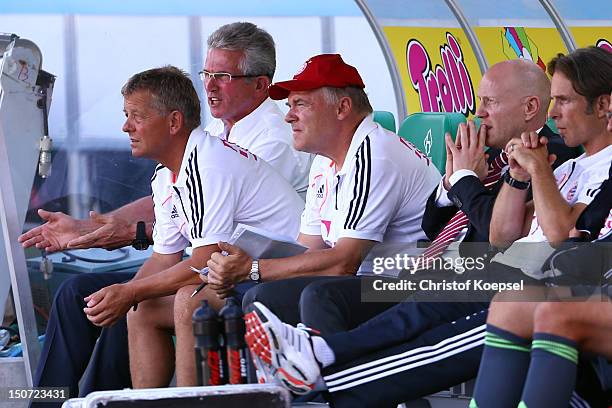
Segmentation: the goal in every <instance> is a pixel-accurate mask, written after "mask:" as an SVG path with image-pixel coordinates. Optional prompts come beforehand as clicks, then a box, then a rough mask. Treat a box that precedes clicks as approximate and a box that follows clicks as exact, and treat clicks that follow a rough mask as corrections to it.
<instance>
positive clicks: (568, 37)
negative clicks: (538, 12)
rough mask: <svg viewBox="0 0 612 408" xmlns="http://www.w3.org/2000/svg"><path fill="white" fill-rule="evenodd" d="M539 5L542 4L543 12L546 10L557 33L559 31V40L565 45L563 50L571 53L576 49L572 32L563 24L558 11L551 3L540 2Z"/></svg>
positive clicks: (548, 0)
mask: <svg viewBox="0 0 612 408" xmlns="http://www.w3.org/2000/svg"><path fill="white" fill-rule="evenodd" d="M540 4H542V7H544V10H546V12H547V13H548V15H549V16H550V19H551V20H552V21H553V23H555V26H556V27H557V31H559V35H561V39H562V40H563V43H564V44H565V48H567V50H568V51H569V52H572V51H574V50H575V49H576V48H578V46H577V45H576V41H575V40H574V36H573V35H572V32H571V31H570V30H569V28H568V27H567V26H566V25H565V22H564V21H563V19H562V18H561V14H559V11H557V8H556V7H555V6H554V5H553V3H552V1H550V0H540Z"/></svg>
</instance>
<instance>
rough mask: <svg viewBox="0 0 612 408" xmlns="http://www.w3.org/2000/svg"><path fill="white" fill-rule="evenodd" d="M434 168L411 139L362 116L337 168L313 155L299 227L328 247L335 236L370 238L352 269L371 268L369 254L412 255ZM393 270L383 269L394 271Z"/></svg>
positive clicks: (367, 270) (420, 236)
mask: <svg viewBox="0 0 612 408" xmlns="http://www.w3.org/2000/svg"><path fill="white" fill-rule="evenodd" d="M439 181H440V173H439V172H438V170H437V169H436V167H435V166H434V165H433V163H431V161H430V160H429V159H428V158H427V157H426V156H425V155H424V154H423V153H421V152H420V151H419V150H418V149H417V148H416V147H415V146H414V145H412V144H410V143H408V142H406V141H404V140H403V139H401V138H400V137H399V136H397V135H396V134H394V133H392V132H389V131H387V130H385V129H383V128H382V127H381V126H380V125H378V124H376V123H375V122H374V121H373V120H372V116H371V115H369V116H367V117H366V118H365V119H364V120H363V121H362V122H361V124H360V125H359V127H358V128H357V130H356V132H355V135H354V136H353V140H352V141H351V145H350V147H349V149H348V152H347V154H346V158H345V160H344V164H343V166H342V168H341V169H340V170H339V171H337V170H336V166H335V163H334V162H333V161H332V160H330V159H328V158H326V157H323V156H317V157H315V160H314V162H313V165H312V168H311V171H310V179H309V186H308V193H307V195H306V208H305V210H304V213H303V214H302V223H301V226H300V232H301V233H303V234H308V235H320V236H321V237H322V238H323V240H324V241H325V243H326V244H327V245H328V246H330V247H333V246H334V245H335V244H336V243H337V242H338V240H340V239H341V238H358V239H365V240H371V241H376V242H378V243H379V244H376V245H375V246H374V248H373V249H372V250H371V251H370V253H369V254H368V256H367V257H366V258H365V259H364V261H363V263H362V264H361V267H360V269H359V272H358V274H367V273H371V272H372V271H373V265H372V262H373V258H374V257H380V256H383V257H384V256H390V257H394V256H395V255H396V254H397V253H402V252H405V253H410V254H412V255H416V254H417V253H420V252H422V250H417V249H416V242H417V240H419V239H425V238H426V236H425V233H424V232H423V230H422V229H421V219H422V218H423V212H424V211H425V203H426V202H427V198H428V197H429V194H430V193H431V191H432V189H433V188H434V187H435V186H436V184H438V182H439ZM398 272H399V270H387V271H385V274H387V275H396V274H397V273H398Z"/></svg>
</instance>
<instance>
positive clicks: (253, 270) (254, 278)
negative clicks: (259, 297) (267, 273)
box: [249, 259, 261, 283]
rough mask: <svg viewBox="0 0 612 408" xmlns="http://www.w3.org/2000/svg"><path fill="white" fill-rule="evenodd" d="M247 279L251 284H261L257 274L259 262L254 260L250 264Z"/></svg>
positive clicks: (259, 276)
mask: <svg viewBox="0 0 612 408" xmlns="http://www.w3.org/2000/svg"><path fill="white" fill-rule="evenodd" d="M249 279H250V280H252V281H253V282H256V283H259V282H261V275H260V274H259V260H257V259H255V260H253V262H251V271H250V272H249Z"/></svg>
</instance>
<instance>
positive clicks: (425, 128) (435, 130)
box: [397, 112, 465, 174]
mask: <svg viewBox="0 0 612 408" xmlns="http://www.w3.org/2000/svg"><path fill="white" fill-rule="evenodd" d="M461 122H465V116H463V115H462V114H461V113H445V112H419V113H413V114H411V115H410V116H408V117H407V118H406V119H404V121H403V122H402V124H401V125H400V127H399V130H398V132H397V134H398V135H400V136H401V137H402V138H404V139H405V140H407V141H409V142H410V143H412V144H413V145H415V146H416V147H417V148H419V150H421V151H422V152H423V153H425V155H426V156H427V157H429V159H430V160H431V161H432V162H433V164H434V166H436V168H437V169H438V170H439V171H440V173H442V174H444V166H445V164H446V146H445V142H444V134H445V133H446V132H449V133H450V134H451V136H452V137H453V140H454V139H455V135H456V134H457V127H458V126H459V124H460V123H461Z"/></svg>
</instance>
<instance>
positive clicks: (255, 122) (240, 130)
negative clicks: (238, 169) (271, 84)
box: [227, 98, 278, 144]
mask: <svg viewBox="0 0 612 408" xmlns="http://www.w3.org/2000/svg"><path fill="white" fill-rule="evenodd" d="M273 110H278V106H276V103H274V102H273V101H272V100H271V99H270V98H267V99H266V100H264V101H263V102H262V103H261V104H260V105H259V106H258V107H257V108H255V110H253V112H251V113H249V114H248V115H246V116H245V117H244V118H242V119H240V120H239V121H238V122H236V123H234V126H232V129H231V130H230V132H229V135H228V136H227V140H229V141H230V142H232V143H236V144H240V143H239V140H240V139H241V136H242V135H249V134H251V133H252V132H253V130H254V129H256V128H258V127H261V126H262V124H264V122H263V119H262V118H263V117H265V116H267V114H268V113H269V112H271V111H273Z"/></svg>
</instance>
